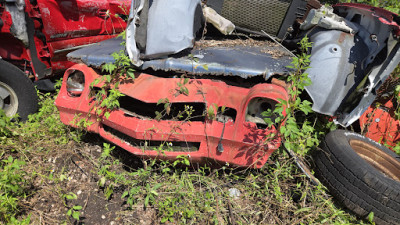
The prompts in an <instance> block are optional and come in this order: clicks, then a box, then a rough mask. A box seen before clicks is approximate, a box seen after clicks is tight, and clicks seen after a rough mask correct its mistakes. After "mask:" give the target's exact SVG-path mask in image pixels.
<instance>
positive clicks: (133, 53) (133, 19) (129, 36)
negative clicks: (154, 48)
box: [126, 0, 145, 66]
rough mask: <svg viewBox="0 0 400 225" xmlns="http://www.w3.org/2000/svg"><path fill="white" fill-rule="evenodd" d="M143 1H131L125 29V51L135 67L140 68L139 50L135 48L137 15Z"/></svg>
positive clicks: (141, 62)
mask: <svg viewBox="0 0 400 225" xmlns="http://www.w3.org/2000/svg"><path fill="white" fill-rule="evenodd" d="M144 2H145V0H137V1H132V3H131V11H130V13H129V19H128V25H127V27H126V40H127V41H126V51H127V53H128V56H129V58H130V59H131V62H132V64H133V65H135V66H141V65H142V64H143V61H142V60H140V50H139V49H138V48H137V46H136V26H137V24H138V23H139V13H140V11H141V10H142V9H143V6H144Z"/></svg>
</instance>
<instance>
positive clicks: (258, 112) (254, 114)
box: [246, 97, 277, 129]
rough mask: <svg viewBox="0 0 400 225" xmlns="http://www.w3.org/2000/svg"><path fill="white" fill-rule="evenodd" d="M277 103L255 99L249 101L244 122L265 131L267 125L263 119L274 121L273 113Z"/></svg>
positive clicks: (265, 99) (264, 99)
mask: <svg viewBox="0 0 400 225" xmlns="http://www.w3.org/2000/svg"><path fill="white" fill-rule="evenodd" d="M276 104H277V102H276V101H274V100H272V99H267V98H260V97H256V98H253V99H252V100H250V102H249V104H248V105H247V112H246V122H253V123H255V124H256V125H257V128H258V129H267V128H268V124H267V123H266V122H265V120H264V119H270V120H271V121H272V122H274V121H275V119H276V117H277V116H276V115H275V114H274V113H273V111H274V110H275V108H276ZM264 112H269V114H270V115H269V116H267V115H264Z"/></svg>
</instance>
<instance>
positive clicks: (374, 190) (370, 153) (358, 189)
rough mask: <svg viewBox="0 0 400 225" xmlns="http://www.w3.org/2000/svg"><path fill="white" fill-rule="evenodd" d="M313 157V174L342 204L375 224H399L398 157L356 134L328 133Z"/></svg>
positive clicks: (399, 186) (399, 165)
mask: <svg viewBox="0 0 400 225" xmlns="http://www.w3.org/2000/svg"><path fill="white" fill-rule="evenodd" d="M321 147H322V150H321V151H318V153H317V154H316V156H315V157H314V159H315V164H316V167H317V171H316V175H317V176H319V177H320V178H321V181H322V182H323V183H324V184H325V185H326V186H327V187H328V188H329V190H330V192H331V193H332V195H334V196H335V198H336V199H337V200H339V201H340V202H341V203H342V204H343V205H345V206H346V207H348V208H349V209H351V210H352V211H353V212H354V213H356V214H357V215H358V216H360V217H362V218H367V217H368V215H369V213H370V212H374V221H375V222H376V223H377V224H399V223H400V213H399V207H400V158H399V155H397V154H395V153H394V152H392V151H391V150H389V149H388V148H386V147H384V146H382V145H380V144H378V143H377V142H374V141H372V140H370V139H368V138H366V137H364V136H361V135H359V134H357V133H353V132H349V131H344V130H336V131H333V132H331V133H329V134H328V135H327V136H326V138H325V142H323V144H322V146H321Z"/></svg>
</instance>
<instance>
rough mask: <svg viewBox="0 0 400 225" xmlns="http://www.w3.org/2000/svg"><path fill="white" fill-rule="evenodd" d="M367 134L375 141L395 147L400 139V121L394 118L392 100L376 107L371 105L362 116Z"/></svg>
mask: <svg viewBox="0 0 400 225" xmlns="http://www.w3.org/2000/svg"><path fill="white" fill-rule="evenodd" d="M360 126H361V128H362V129H364V130H365V131H366V132H365V134H364V135H365V136H366V137H368V138H371V139H372V140H374V141H377V142H380V143H384V144H388V145H390V146H392V147H394V146H395V145H396V144H397V143H398V142H399V141H400V121H398V120H396V119H395V118H394V106H393V102H392V100H389V101H387V102H385V103H384V104H383V105H381V106H379V107H376V106H374V105H372V106H370V107H369V108H368V110H367V111H366V112H365V113H364V114H363V115H362V116H361V118H360Z"/></svg>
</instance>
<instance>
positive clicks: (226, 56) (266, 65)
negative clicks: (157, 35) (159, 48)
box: [142, 46, 291, 79]
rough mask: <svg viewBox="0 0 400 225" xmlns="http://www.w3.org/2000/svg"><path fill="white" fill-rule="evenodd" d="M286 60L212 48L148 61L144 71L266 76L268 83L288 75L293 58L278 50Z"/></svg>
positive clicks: (257, 50)
mask: <svg viewBox="0 0 400 225" xmlns="http://www.w3.org/2000/svg"><path fill="white" fill-rule="evenodd" d="M275 51H279V52H280V53H281V54H282V55H283V56H281V57H280V58H274V57H273V56H272V55H271V54H269V53H266V51H265V49H264V48H263V47H247V46H237V47H235V48H228V47H209V48H205V49H202V50H192V52H191V54H190V55H191V56H186V57H182V58H173V57H170V58H167V59H159V60H151V61H146V62H145V63H144V64H143V66H142V68H143V69H147V68H152V69H154V70H166V71H168V70H178V71H185V72H190V73H193V74H211V75H224V76H227V75H234V76H240V77H242V78H249V77H252V76H259V75H262V76H264V78H265V79H268V78H269V77H270V76H271V75H272V74H285V73H288V69H287V68H286V66H288V65H289V64H290V62H291V58H290V56H288V55H287V54H285V52H282V51H283V50H277V49H275Z"/></svg>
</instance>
